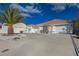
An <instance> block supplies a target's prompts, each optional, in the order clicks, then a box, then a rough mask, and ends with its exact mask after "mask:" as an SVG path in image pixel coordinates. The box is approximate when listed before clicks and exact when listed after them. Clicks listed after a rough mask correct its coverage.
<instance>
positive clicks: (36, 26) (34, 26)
mask: <svg viewBox="0 0 79 59" xmlns="http://www.w3.org/2000/svg"><path fill="white" fill-rule="evenodd" d="M42 26H43V25H32V27H33V28H39V27H42Z"/></svg>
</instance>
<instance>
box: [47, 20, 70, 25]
mask: <svg viewBox="0 0 79 59" xmlns="http://www.w3.org/2000/svg"><path fill="white" fill-rule="evenodd" d="M65 23H68V21H67V20H51V21H48V24H65Z"/></svg>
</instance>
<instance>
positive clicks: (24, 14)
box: [21, 13, 31, 17]
mask: <svg viewBox="0 0 79 59" xmlns="http://www.w3.org/2000/svg"><path fill="white" fill-rule="evenodd" d="M21 15H22V16H26V17H31V15H29V14H26V13H21Z"/></svg>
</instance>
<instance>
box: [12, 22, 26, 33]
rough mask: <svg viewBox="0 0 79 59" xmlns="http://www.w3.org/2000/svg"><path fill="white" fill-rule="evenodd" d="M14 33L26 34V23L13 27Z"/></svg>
mask: <svg viewBox="0 0 79 59" xmlns="http://www.w3.org/2000/svg"><path fill="white" fill-rule="evenodd" d="M13 28H14V33H24V32H25V30H26V29H27V27H26V24H24V23H17V24H14V25H13Z"/></svg>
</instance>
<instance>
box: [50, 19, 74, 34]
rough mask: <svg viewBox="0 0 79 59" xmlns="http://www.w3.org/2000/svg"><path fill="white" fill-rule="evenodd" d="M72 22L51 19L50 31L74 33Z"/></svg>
mask: <svg viewBox="0 0 79 59" xmlns="http://www.w3.org/2000/svg"><path fill="white" fill-rule="evenodd" d="M71 25H72V23H69V22H68V21H67V20H57V19H56V20H51V21H48V30H49V33H70V32H71V33H72V30H73V28H72V26H71Z"/></svg>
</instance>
